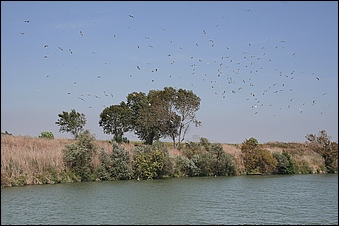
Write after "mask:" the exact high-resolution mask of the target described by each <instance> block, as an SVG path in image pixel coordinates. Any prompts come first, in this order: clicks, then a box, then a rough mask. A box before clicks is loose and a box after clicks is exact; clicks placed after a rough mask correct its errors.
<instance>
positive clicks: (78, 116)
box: [55, 109, 86, 140]
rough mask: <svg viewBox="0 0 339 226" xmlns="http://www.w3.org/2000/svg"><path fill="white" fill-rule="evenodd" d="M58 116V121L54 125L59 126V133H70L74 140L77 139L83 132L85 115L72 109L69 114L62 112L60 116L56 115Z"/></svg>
mask: <svg viewBox="0 0 339 226" xmlns="http://www.w3.org/2000/svg"><path fill="white" fill-rule="evenodd" d="M58 116H59V119H58V121H57V122H55V124H57V125H58V126H60V128H59V132H62V133H63V132H67V133H69V132H70V133H71V134H72V135H73V136H74V139H75V140H76V139H78V137H79V134H80V133H81V132H82V131H83V130H84V126H85V125H86V117H85V115H84V114H82V113H79V112H76V111H75V109H72V110H71V112H70V113H68V112H66V111H63V112H62V113H61V114H58Z"/></svg>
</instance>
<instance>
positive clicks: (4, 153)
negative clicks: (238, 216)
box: [1, 135, 324, 187]
mask: <svg viewBox="0 0 339 226" xmlns="http://www.w3.org/2000/svg"><path fill="white" fill-rule="evenodd" d="M75 142H76V141H75V140H71V139H66V138H59V139H44V138H35V137H27V136H12V135H1V187H6V186H18V185H19V186H20V185H31V184H49V183H50V184H53V183H62V182H73V181H75V180H76V179H75V178H74V177H72V174H71V173H70V172H68V170H67V169H66V167H65V165H64V161H63V154H62V151H63V150H64V149H65V148H66V145H69V144H72V143H75ZM95 145H96V148H97V150H101V149H104V150H105V152H107V153H111V152H112V150H113V148H112V144H111V143H110V142H109V141H108V140H106V141H105V140H95ZM122 145H123V147H124V149H125V150H126V151H128V152H129V153H130V155H131V157H133V154H134V150H135V147H136V146H138V145H141V144H138V143H133V142H131V143H123V144H122ZM168 145H169V147H168V152H169V155H170V157H173V158H175V157H177V156H180V155H183V150H179V149H175V148H173V147H170V144H168ZM222 146H223V149H224V151H225V152H226V153H229V154H230V155H232V156H233V157H234V160H235V164H236V170H237V174H238V175H241V174H243V173H244V172H245V166H244V162H243V154H242V153H241V149H240V145H233V144H222ZM264 148H265V149H267V150H269V151H270V152H280V153H281V152H282V151H283V150H286V151H287V152H289V154H290V155H291V156H292V158H293V160H294V161H295V162H296V163H297V164H299V165H305V164H307V165H308V166H309V167H310V168H311V169H312V171H313V173H319V172H321V171H323V170H324V160H323V159H322V158H321V156H320V155H319V154H317V153H315V152H313V151H311V150H309V149H307V148H306V146H305V145H304V144H297V145H296V144H294V145H293V146H292V145H289V146H283V145H282V144H280V143H278V145H277V144H274V143H272V144H265V145H264ZM99 153H100V152H99V151H98V152H97V154H96V155H95V156H94V157H93V167H94V168H96V167H98V166H99V165H100V159H99Z"/></svg>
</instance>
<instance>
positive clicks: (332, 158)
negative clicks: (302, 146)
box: [305, 130, 338, 173]
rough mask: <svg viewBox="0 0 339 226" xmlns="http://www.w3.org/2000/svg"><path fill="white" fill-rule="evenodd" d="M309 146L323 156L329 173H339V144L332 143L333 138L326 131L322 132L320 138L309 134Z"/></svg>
mask: <svg viewBox="0 0 339 226" xmlns="http://www.w3.org/2000/svg"><path fill="white" fill-rule="evenodd" d="M305 137H306V139H307V140H308V146H309V147H310V149H312V150H313V151H314V152H316V153H318V154H320V155H321V157H322V158H323V159H324V161H325V167H326V169H327V172H328V173H335V172H338V143H336V142H331V137H330V136H328V135H327V133H326V131H325V130H321V131H319V133H318V136H317V135H315V134H307V135H306V136H305Z"/></svg>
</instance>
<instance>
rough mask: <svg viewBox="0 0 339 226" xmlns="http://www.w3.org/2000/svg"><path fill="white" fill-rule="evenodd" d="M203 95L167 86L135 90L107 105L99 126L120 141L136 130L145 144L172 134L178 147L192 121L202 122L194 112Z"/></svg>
mask: <svg viewBox="0 0 339 226" xmlns="http://www.w3.org/2000/svg"><path fill="white" fill-rule="evenodd" d="M199 108H200V98H199V97H198V96H197V95H195V94H194V93H193V92H192V91H187V90H184V89H178V90H176V89H174V88H172V87H165V88H164V89H163V90H150V91H149V93H148V94H147V95H146V94H145V93H143V92H139V93H137V92H133V93H130V94H128V95H127V101H126V103H125V102H123V101H122V102H121V103H120V104H119V105H112V106H110V107H107V108H105V109H104V110H103V111H102V112H101V114H100V121H99V126H101V127H102V128H103V131H104V133H105V134H113V139H114V140H115V141H116V142H118V143H121V142H123V141H124V139H123V134H124V133H125V132H128V131H133V132H134V133H135V134H136V135H137V136H138V137H139V139H140V140H142V141H143V142H144V143H145V144H148V145H152V143H153V142H154V141H158V140H159V139H160V138H166V137H169V138H171V139H172V141H173V146H174V147H175V148H177V147H179V146H180V143H181V142H182V141H183V140H184V139H185V135H186V133H187V131H188V129H189V126H190V125H191V124H194V125H195V126H199V125H200V122H199V121H198V120H197V119H196V115H195V112H196V111H198V110H199Z"/></svg>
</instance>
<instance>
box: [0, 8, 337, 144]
mask: <svg viewBox="0 0 339 226" xmlns="http://www.w3.org/2000/svg"><path fill="white" fill-rule="evenodd" d="M25 21H29V22H25ZM80 31H81V32H82V34H80ZM46 45H47V46H46ZM45 46H46V47H45ZM59 47H60V48H59ZM61 49H62V50H61ZM71 52H72V53H71ZM137 66H138V67H139V68H140V70H138V68H137ZM165 86H172V87H176V88H183V89H187V90H192V91H193V92H194V93H195V94H196V95H198V96H199V97H200V98H201V105H200V109H199V111H198V112H197V119H198V120H200V121H201V122H202V127H199V128H195V127H191V128H190V130H189V133H188V134H187V135H186V141H196V140H197V139H198V138H200V137H205V138H207V139H208V140H210V141H211V142H220V143H241V142H243V141H244V140H245V139H248V138H250V137H255V138H256V139H257V140H258V141H259V143H265V142H270V141H281V142H299V141H300V142H304V141H306V138H305V136H306V135H307V134H309V133H313V134H317V133H318V132H319V131H320V130H323V129H324V130H326V131H327V133H328V135H329V136H331V137H332V140H333V141H338V2H337V1H328V2H326V1H325V2H323V1H321V2H320V1H319V2H316V1H311V2H305V1H300V2H284V1H283V2H276V1H274V2H266V1H265V2H253V1H249V2H245V1H244V2H241V1H240V2H238V1H236V2H229V1H216V2H213V1H212V2H211V1H197V2H192V1H187V2H185V1H174V2H171V1H162V2H154V1H151V2H145V1H136V2H132V1H121V2H116V1H103V2H97V1H95V2H91V1H89V2H88V1H76V2H54V1H53V2H40V1H39V2H26V1H25V2H16V1H13V2H11V1H2V2H1V131H2V132H4V131H8V132H10V133H13V134H14V135H22V136H25V135H28V136H33V137H37V136H38V135H39V134H40V133H41V132H42V131H51V132H53V133H54V135H55V137H56V138H59V137H68V138H71V135H70V134H67V133H60V132H59V127H58V126H57V125H56V124H55V122H56V121H57V120H58V114H59V113H61V112H62V111H68V112H69V111H70V110H71V109H76V111H78V112H80V113H84V114H85V115H86V119H87V124H86V126H85V129H89V130H90V131H91V133H93V134H95V135H96V137H97V139H102V140H107V139H110V138H111V137H112V136H111V135H106V134H104V133H103V130H102V128H101V127H99V125H98V123H99V115H100V113H101V112H102V110H103V109H104V106H110V105H115V104H119V103H120V102H121V101H126V96H127V95H128V94H129V93H131V92H134V91H136V92H144V93H146V94H147V93H148V92H149V90H152V89H158V90H161V89H163V88H164V87H165ZM68 93H70V94H68ZM96 96H97V97H96ZM80 98H81V99H83V100H81V99H80ZM126 135H127V134H126ZM128 137H129V138H130V139H131V140H138V139H137V137H136V136H134V135H133V134H130V135H128Z"/></svg>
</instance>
